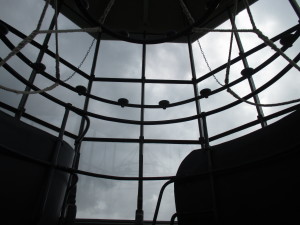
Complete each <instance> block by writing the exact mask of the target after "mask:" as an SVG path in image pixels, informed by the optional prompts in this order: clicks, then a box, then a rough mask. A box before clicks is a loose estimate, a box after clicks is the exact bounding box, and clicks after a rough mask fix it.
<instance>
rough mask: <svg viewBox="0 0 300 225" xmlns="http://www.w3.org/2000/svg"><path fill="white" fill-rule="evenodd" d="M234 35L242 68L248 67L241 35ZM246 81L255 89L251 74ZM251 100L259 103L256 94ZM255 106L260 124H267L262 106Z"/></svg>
mask: <svg viewBox="0 0 300 225" xmlns="http://www.w3.org/2000/svg"><path fill="white" fill-rule="evenodd" d="M228 14H229V19H230V22H231V25H232V28H233V29H237V27H236V24H235V21H234V19H233V17H232V13H231V12H230V10H228ZM234 36H235V40H236V43H237V46H238V48H239V51H240V55H241V57H242V61H243V64H244V68H249V63H248V60H247V57H246V56H244V52H245V51H244V47H243V43H242V40H241V37H240V35H239V33H238V32H234ZM248 82H249V86H250V89H251V92H254V91H255V90H256V87H255V83H254V80H253V78H252V76H249V77H248ZM253 100H254V102H255V103H256V104H260V100H259V97H258V95H254V96H253ZM255 107H256V111H257V114H258V116H257V118H259V119H260V120H261V126H262V127H265V126H267V122H266V121H265V120H264V119H263V118H264V112H263V109H262V107H261V106H258V105H256V106H255Z"/></svg>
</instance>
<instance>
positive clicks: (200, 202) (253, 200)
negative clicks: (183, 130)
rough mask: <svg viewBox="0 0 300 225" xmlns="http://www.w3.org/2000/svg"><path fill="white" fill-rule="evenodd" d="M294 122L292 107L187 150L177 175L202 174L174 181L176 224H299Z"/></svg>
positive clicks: (299, 115)
mask: <svg viewBox="0 0 300 225" xmlns="http://www.w3.org/2000/svg"><path fill="white" fill-rule="evenodd" d="M299 125H300V111H296V112H294V113H292V114H290V115H289V116H287V117H285V118H283V119H281V120H280V121H278V122H276V123H274V124H272V125H270V126H268V127H266V128H263V129H261V130H258V131H255V132H253V133H250V134H248V135H246V136H243V137H240V138H238V139H235V140H232V141H229V142H226V143H223V144H220V145H216V146H213V147H210V148H209V149H208V150H195V151H193V152H191V153H190V154H189V155H188V156H187V157H186V158H185V159H184V160H183V162H182V163H181V165H180V167H179V169H178V172H177V177H184V176H190V175H195V174H201V173H202V174H203V173H204V175H202V176H199V177H197V178H194V179H188V180H182V181H176V182H175V200H176V210H177V213H178V223H179V224H180V225H192V224H193V225H196V224H199V225H200V224H201V225H206V224H243V225H250V224H284V225H289V224H300V217H299V211H300V180H299V178H300V129H299ZM209 151H210V152H209ZM209 154H211V163H212V170H213V171H215V172H213V173H210V172H209V162H210V160H209V158H210V157H209ZM214 199H215V200H214Z"/></svg>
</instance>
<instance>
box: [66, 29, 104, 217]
mask: <svg viewBox="0 0 300 225" xmlns="http://www.w3.org/2000/svg"><path fill="white" fill-rule="evenodd" d="M100 42H101V33H98V37H97V42H96V47H95V52H94V58H93V63H92V68H91V72H90V79H89V83H88V88H87V93H88V94H90V93H91V90H92V84H93V78H94V77H95V70H96V65H97V59H98V53H99V48H100ZM88 105H89V96H86V98H85V102H84V107H83V115H82V119H81V122H80V128H79V132H78V136H77V138H76V140H75V144H74V145H75V157H74V160H73V164H72V168H73V169H77V168H78V166H79V159H80V148H81V142H82V139H83V137H84V135H85V134H86V132H87V131H88V128H89V126H90V120H89V118H88V117H87V115H86V112H87V109H88ZM85 126H86V127H85ZM72 180H73V179H70V181H69V183H68V186H70V185H71V183H72ZM76 194H77V186H75V187H74V188H73V189H72V190H71V191H70V193H69V196H68V198H65V201H66V202H68V203H69V204H71V205H72V206H73V207H74V208H76ZM65 205H66V203H65ZM64 210H65V209H64ZM62 216H64V215H62ZM73 219H75V218H73Z"/></svg>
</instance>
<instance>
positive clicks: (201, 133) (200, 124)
mask: <svg viewBox="0 0 300 225" xmlns="http://www.w3.org/2000/svg"><path fill="white" fill-rule="evenodd" d="M188 49H189V57H190V64H191V72H192V81H193V88H194V95H195V98H197V97H198V95H199V94H198V93H199V92H198V87H197V82H196V78H197V77H196V70H195V63H194V56H193V48H192V43H191V39H190V36H188ZM195 104H196V112H197V115H200V113H201V107H200V102H199V101H198V100H196V101H195ZM197 122H198V128H199V135H200V138H199V140H200V144H201V147H202V148H205V147H206V145H205V143H206V141H207V140H205V137H204V133H205V131H204V127H203V121H202V118H200V117H198V118H197ZM206 132H207V131H206Z"/></svg>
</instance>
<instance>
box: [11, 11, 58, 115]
mask: <svg viewBox="0 0 300 225" xmlns="http://www.w3.org/2000/svg"><path fill="white" fill-rule="evenodd" d="M55 20H56V15H53V18H52V21H51V23H50V26H49V30H52V29H53V28H54V26H55ZM51 34H52V33H48V34H46V36H45V39H44V42H43V45H42V48H40V52H39V54H38V57H37V59H36V61H35V62H36V63H41V62H42V60H43V57H44V55H45V51H46V49H47V48H48V43H49V40H50V37H51ZM36 75H37V72H36V70H35V69H33V70H32V72H31V74H30V77H29V79H28V82H29V83H30V84H33V83H34V80H35V78H36ZM30 90H31V88H30V87H29V86H26V88H25V91H30ZM27 99H28V95H27V94H23V95H22V98H21V100H20V102H19V106H18V112H17V113H16V115H15V117H16V119H18V120H20V118H21V116H22V114H23V113H24V112H25V105H26V102H27Z"/></svg>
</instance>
